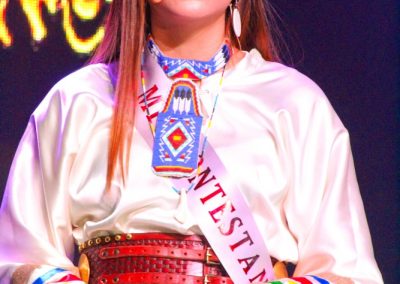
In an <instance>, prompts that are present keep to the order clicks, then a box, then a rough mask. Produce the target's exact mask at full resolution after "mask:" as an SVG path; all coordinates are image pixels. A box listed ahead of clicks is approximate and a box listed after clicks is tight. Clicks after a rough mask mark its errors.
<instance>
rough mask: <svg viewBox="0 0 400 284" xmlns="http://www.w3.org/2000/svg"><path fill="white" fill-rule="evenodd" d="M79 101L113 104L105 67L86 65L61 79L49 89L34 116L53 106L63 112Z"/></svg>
mask: <svg viewBox="0 0 400 284" xmlns="http://www.w3.org/2000/svg"><path fill="white" fill-rule="evenodd" d="M81 101H87V102H89V101H92V102H97V103H101V104H106V105H112V104H113V86H112V84H111V81H110V78H109V75H108V70H107V65H105V64H91V65H87V66H85V67H82V68H80V69H78V70H77V71H74V72H72V73H71V74H69V75H67V76H65V77H64V78H62V79H61V80H60V81H58V82H57V83H56V84H55V85H54V86H53V87H52V88H51V89H50V91H49V92H48V93H47V95H46V96H45V97H44V99H43V101H42V102H41V103H40V104H39V106H38V108H37V109H36V110H35V112H34V114H36V115H38V114H40V113H45V112H47V109H48V108H50V107H51V106H52V105H55V104H56V105H58V107H59V108H60V109H62V110H64V111H65V110H66V109H69V108H71V107H72V106H73V105H74V104H75V103H76V102H81Z"/></svg>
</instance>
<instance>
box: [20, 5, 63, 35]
mask: <svg viewBox="0 0 400 284" xmlns="http://www.w3.org/2000/svg"><path fill="white" fill-rule="evenodd" d="M20 3H21V7H22V10H23V11H24V13H25V15H26V17H27V18H28V22H29V26H30V28H31V34H32V38H33V40H34V41H42V40H43V39H44V38H46V36H47V28H46V26H45V24H44V23H43V16H42V14H41V6H42V4H45V5H46V7H47V10H48V11H49V12H50V14H52V15H55V14H56V13H57V0H20Z"/></svg>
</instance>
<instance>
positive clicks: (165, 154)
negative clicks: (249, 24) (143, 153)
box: [141, 37, 231, 193]
mask: <svg viewBox="0 0 400 284" xmlns="http://www.w3.org/2000/svg"><path fill="white" fill-rule="evenodd" d="M147 47H148V49H149V51H150V53H151V54H152V55H153V56H155V58H156V59H157V62H158V64H159V65H160V67H161V68H162V70H163V71H164V72H165V74H166V75H167V76H168V77H169V78H170V79H172V80H173V83H172V86H171V89H170V92H169V95H168V99H167V101H166V103H165V106H164V109H163V111H162V112H160V113H159V115H158V117H157V122H156V127H154V126H153V124H152V123H151V122H150V121H149V127H150V130H151V133H152V135H153V139H154V146H153V161H152V167H153V171H154V172H155V174H157V175H159V176H167V177H178V178H181V177H190V176H191V175H192V174H193V173H194V172H195V170H196V169H197V175H198V174H199V173H200V171H201V164H202V161H203V158H204V153H205V150H206V148H207V144H208V140H207V138H208V132H209V129H210V128H211V125H212V121H213V118H214V113H215V110H216V106H217V102H218V98H219V95H220V93H221V90H222V84H223V79H224V74H225V68H226V64H227V62H228V61H229V59H230V56H231V49H230V46H229V45H228V43H227V42H226V43H224V44H223V45H222V46H221V48H220V49H219V50H218V52H217V53H216V54H215V55H214V56H213V57H212V58H211V59H210V60H208V61H198V60H187V59H174V58H169V57H167V56H164V55H163V54H162V52H161V51H160V50H159V48H158V47H157V45H156V44H155V42H154V41H153V39H152V38H151V37H150V38H149V40H148V44H147ZM220 70H221V77H220V79H219V83H218V91H217V93H216V95H215V98H214V101H213V105H212V110H211V114H210V116H209V118H208V122H207V123H206V124H205V127H206V128H205V130H204V135H203V141H202V145H201V147H200V132H201V128H202V125H203V123H202V121H203V117H202V116H201V114H200V110H199V109H200V107H199V106H200V105H199V100H198V90H197V85H196V83H200V84H201V80H202V79H204V78H206V77H207V76H210V75H212V74H214V73H216V72H218V71H220ZM141 84H142V89H143V94H146V91H147V90H146V79H145V73H144V60H143V57H142V66H141ZM143 101H144V105H145V111H146V114H147V115H150V111H149V104H148V101H147V98H146V95H144V100H143ZM174 190H175V191H176V192H178V193H179V191H178V190H177V189H175V188H174ZM188 190H190V189H188Z"/></svg>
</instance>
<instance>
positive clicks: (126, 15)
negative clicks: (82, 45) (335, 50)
mask: <svg viewBox="0 0 400 284" xmlns="http://www.w3.org/2000/svg"><path fill="white" fill-rule="evenodd" d="M239 10H240V13H241V18H242V27H243V28H242V35H241V37H240V45H239V43H238V41H237V39H236V38H235V36H234V33H233V30H232V27H231V24H230V22H231V21H230V20H229V18H230V9H229V8H228V9H227V25H229V26H228V31H229V32H228V33H229V36H230V37H231V42H232V43H233V45H234V46H235V47H237V48H239V46H240V47H241V48H242V50H246V51H249V50H251V49H253V48H256V49H258V51H259V52H260V53H261V55H262V56H263V57H264V59H266V60H270V61H279V56H278V50H277V48H276V45H275V44H274V40H273V37H272V32H271V31H272V28H273V27H271V26H270V23H271V19H272V18H271V11H272V10H271V9H270V7H269V4H268V3H267V1H265V0H244V1H241V2H240V5H239ZM150 26H151V24H150V17H149V8H148V7H146V0H113V2H112V4H111V6H110V11H109V14H108V16H107V19H106V23H105V36H104V39H103V41H102V43H101V44H100V45H99V47H98V48H97V50H96V52H95V54H94V56H93V58H92V60H91V63H99V62H102V63H110V62H112V61H118V62H119V64H118V79H117V83H116V87H115V100H114V101H115V103H114V115H113V119H112V124H111V132H110V140H109V142H110V143H109V149H108V164H107V182H106V188H107V189H108V188H110V186H111V182H112V180H113V177H114V176H115V173H116V169H117V168H119V169H120V170H121V174H122V180H123V182H124V181H125V177H126V173H127V169H128V167H129V155H130V145H131V142H132V133H133V127H134V117H135V107H136V105H137V100H138V99H137V98H138V96H137V95H138V94H137V93H138V90H139V85H140V62H141V55H142V51H143V48H144V44H145V36H146V33H147V32H148V31H149V27H150Z"/></svg>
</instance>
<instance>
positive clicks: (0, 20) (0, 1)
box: [0, 0, 13, 47]
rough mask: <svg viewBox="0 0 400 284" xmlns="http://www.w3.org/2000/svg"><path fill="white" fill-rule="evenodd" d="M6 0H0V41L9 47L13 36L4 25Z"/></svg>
mask: <svg viewBox="0 0 400 284" xmlns="http://www.w3.org/2000/svg"><path fill="white" fill-rule="evenodd" d="M7 5H8V0H0V42H1V43H2V44H3V45H4V46H5V47H9V46H11V45H12V43H13V38H12V36H11V34H10V32H9V31H8V28H7V25H6V9H7Z"/></svg>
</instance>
